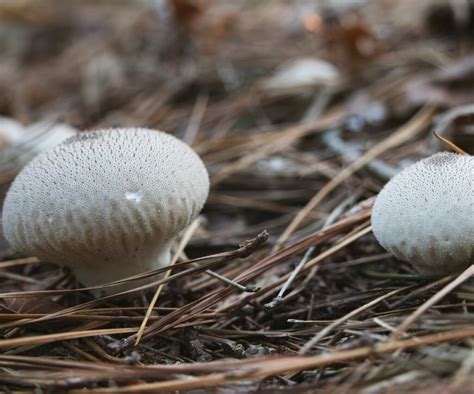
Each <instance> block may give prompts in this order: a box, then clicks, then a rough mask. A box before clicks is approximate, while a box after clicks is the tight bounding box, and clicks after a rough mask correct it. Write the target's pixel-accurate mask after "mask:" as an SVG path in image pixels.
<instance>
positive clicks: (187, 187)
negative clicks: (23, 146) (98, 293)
mask: <svg viewBox="0 0 474 394" xmlns="http://www.w3.org/2000/svg"><path fill="white" fill-rule="evenodd" d="M208 191H209V178H208V174H207V171H206V168H205V167H204V164H203V163H202V161H201V159H200V158H199V157H198V155H197V154H196V153H195V152H194V151H193V150H192V149H191V148H190V147H189V146H187V145H186V144H185V143H183V142H182V141H180V140H179V139H177V138H175V137H173V136H171V135H169V134H166V133H163V132H160V131H156V130H150V129H143V128H131V129H109V130H98V131H92V132H85V133H81V134H79V135H77V136H75V137H72V138H69V139H67V140H66V141H64V142H63V143H62V144H60V145H59V146H57V147H56V148H54V149H52V150H48V151H46V152H43V153H41V154H40V155H38V156H37V157H36V158H34V159H33V160H32V161H31V162H30V163H29V164H28V165H27V166H26V167H25V168H24V169H23V170H22V171H21V172H20V174H19V175H18V176H17V178H16V179H15V181H14V182H13V184H12V186H11V188H10V190H9V191H8V194H7V197H6V199H5V204H4V207H3V228H4V233H5V237H6V238H7V240H8V241H9V242H10V244H11V245H12V247H13V248H14V249H16V250H18V251H21V252H23V253H25V254H28V255H34V256H37V257H39V258H41V259H44V260H47V261H51V262H55V263H59V264H63V265H66V266H70V267H71V268H72V269H73V270H74V271H76V274H77V272H79V273H80V275H78V278H79V279H80V280H81V281H82V282H83V283H84V284H86V285H90V284H97V283H103V282H108V281H112V280H116V279H120V278H121V277H124V276H128V275H131V274H134V273H139V272H143V271H145V270H147V269H152V268H155V267H156V266H159V265H160V264H161V265H166V264H167V263H168V261H167V255H168V254H169V244H170V242H171V241H172V240H173V238H175V236H176V235H177V234H178V233H179V231H181V230H182V229H183V228H185V227H186V226H187V225H188V224H189V223H190V222H191V221H192V220H193V219H194V218H196V217H197V215H198V214H199V212H200V210H201V209H202V207H203V205H204V203H205V201H206V199H207V195H208ZM150 260H159V263H157V264H155V266H153V264H151V263H150V262H149V261H150ZM98 267H106V268H104V269H105V270H110V273H109V274H107V272H106V271H104V272H103V273H102V274H98V277H94V274H93V271H94V270H95V269H96V268H97V269H98ZM87 270H89V271H92V275H90V274H89V273H88V272H87ZM106 275H108V276H107V278H100V276H106Z"/></svg>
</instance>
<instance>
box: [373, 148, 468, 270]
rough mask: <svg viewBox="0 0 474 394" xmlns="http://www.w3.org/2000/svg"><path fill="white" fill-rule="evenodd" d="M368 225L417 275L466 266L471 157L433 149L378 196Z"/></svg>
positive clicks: (397, 176) (460, 268) (392, 181)
mask: <svg viewBox="0 0 474 394" xmlns="http://www.w3.org/2000/svg"><path fill="white" fill-rule="evenodd" d="M372 226H373V232H374V234H375V237H376V238H377V240H378V241H379V242H380V244H381V245H382V246H383V247H384V248H385V249H387V250H388V251H389V252H391V253H392V254H393V255H395V256H396V257H398V258H399V259H402V260H406V261H408V262H410V263H412V265H413V266H414V267H415V268H416V269H417V270H418V271H419V272H420V273H421V274H425V275H442V274H448V273H452V272H457V271H460V270H462V269H463V268H466V267H467V266H469V264H471V263H473V262H474V158H473V157H471V156H462V155H458V154H454V153H447V152H444V153H437V154H435V155H433V156H431V157H429V158H427V159H424V160H421V161H419V162H417V163H415V164H413V165H412V166H410V167H408V168H406V169H405V170H403V171H402V172H400V173H399V174H397V175H396V176H395V177H394V178H393V179H391V180H390V182H388V183H387V184H386V185H385V187H384V188H383V189H382V191H381V192H380V193H379V195H378V196H377V198H376V200H375V203H374V207H373V210H372Z"/></svg>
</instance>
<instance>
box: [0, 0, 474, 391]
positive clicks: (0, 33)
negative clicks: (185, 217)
mask: <svg viewBox="0 0 474 394" xmlns="http://www.w3.org/2000/svg"><path fill="white" fill-rule="evenodd" d="M39 3H40V2H39V1H37V0H6V1H2V2H1V3H0V51H1V57H0V115H1V116H4V117H9V118H12V119H15V120H16V121H19V122H22V123H23V124H25V125H28V124H31V123H34V122H37V121H48V122H63V123H66V124H68V125H70V126H72V127H74V128H76V129H78V130H90V129H97V128H104V127H117V126H120V127H131V126H146V127H150V128H156V129H160V130H164V131H167V132H169V133H172V134H174V135H176V136H177V137H179V138H181V139H183V140H184V141H185V142H186V143H188V144H189V145H191V146H192V147H193V148H194V149H195V150H196V152H198V153H199V155H200V156H201V157H202V159H203V161H204V163H205V164H206V167H207V169H208V171H209V174H210V179H211V191H210V195H209V199H208V202H207V203H206V205H205V208H204V210H203V212H202V215H201V217H200V219H199V220H197V221H196V222H195V223H193V225H192V226H191V227H190V228H189V229H188V230H186V231H185V232H184V234H183V235H182V236H181V237H180V239H179V240H178V241H179V244H180V248H175V249H176V251H175V253H177V254H178V257H179V259H178V261H179V263H178V265H177V266H176V267H175V268H173V270H171V271H169V270H167V272H169V273H168V274H166V275H164V271H165V270H161V271H160V272H159V275H158V273H157V275H156V281H155V282H154V284H153V285H151V286H150V288H149V289H148V290H147V291H130V292H129V294H126V295H119V296H116V295H113V296H109V297H105V298H99V299H97V298H94V296H93V295H92V294H91V293H90V292H88V291H80V290H78V289H80V287H81V285H80V284H78V283H77V281H76V280H75V278H74V276H73V275H72V274H71V273H70V272H69V271H68V270H66V269H64V268H61V267H58V266H56V265H53V264H50V263H48V262H42V261H39V260H38V259H36V258H35V257H34V256H21V255H18V254H15V252H13V251H12V250H11V249H10V248H9V247H8V245H6V244H5V243H4V244H3V246H2V249H1V250H0V253H1V260H2V261H1V262H0V293H1V294H0V302H1V311H0V328H1V331H0V333H1V335H2V337H1V339H0V390H3V391H4V392H30V391H35V392H38V393H40V392H66V391H67V392H78V393H79V392H80V393H88V392H90V393H92V392H93V393H102V392H104V393H105V392H111V393H112V392H113V393H120V392H133V393H135V392H184V391H193V390H194V391H195V392H209V391H216V392H219V393H220V392H222V393H227V392H249V391H250V392H256V391H258V392H277V391H282V392H283V391H288V392H303V391H311V392H318V393H319V392H321V393H322V392H331V393H333V392H360V393H367V394H369V393H395V392H412V393H415V392H416V393H425V392H426V393H428V392H429V393H445V392H453V393H454V392H456V393H458V392H459V393H463V392H465V393H471V392H473V387H474V379H473V376H474V375H473V373H474V371H473V369H474V350H473V345H474V339H473V338H474V308H473V307H474V285H473V283H472V281H471V282H470V281H469V280H468V279H469V278H468V276H469V275H468V274H469V272H467V274H465V275H464V276H457V275H452V276H447V277H442V278H434V279H433V278H425V277H422V276H420V275H418V274H417V273H416V271H415V270H414V269H413V268H412V267H411V266H410V265H409V264H407V263H404V262H401V261H399V260H396V259H395V258H393V257H392V256H391V255H390V254H388V253H386V251H385V250H384V249H383V248H382V247H381V246H380V245H379V244H378V243H377V241H376V239H375V237H374V236H373V234H372V232H371V225H370V214H371V207H372V203H373V199H374V197H375V196H376V195H377V193H378V191H379V190H380V189H381V188H382V186H383V185H384V184H385V183H386V182H387V181H388V180H389V179H390V178H391V177H392V176H393V175H395V174H396V173H397V172H398V171H400V170H401V169H403V168H405V167H407V166H408V165H410V164H412V163H414V162H415V161H417V160H419V159H421V158H424V157H427V156H429V155H431V154H433V153H434V152H437V151H440V150H446V147H444V146H442V144H441V143H439V142H438V141H437V140H436V139H435V138H434V137H433V134H432V131H433V130H437V131H438V132H439V133H441V134H442V135H444V136H445V137H446V138H448V139H450V140H451V141H453V142H454V143H455V144H456V145H458V146H459V147H461V148H462V149H464V150H465V151H467V152H474V126H473V125H474V122H473V116H472V114H473V112H474V111H473V109H472V108H470V107H469V106H468V105H469V104H472V103H474V52H473V44H474V41H473V37H474V28H473V26H474V6H473V3H472V2H469V1H466V2H457V3H456V2H450V3H443V2H434V1H420V2H414V1H411V0H403V1H396V2H395V1H388V0H380V1H377V2H375V1H325V2H323V1H321V2H317V1H309V0H299V1H280V0H275V1H265V2H264V1H261V2H260V1H250V0H246V1H243V0H241V1H203V0H194V1H192V0H170V1H151V0H150V1H145V0H144V1H133V2H132V1H121V0H117V1H107V0H104V1H100V2H97V1H90V0H85V1H79V0H70V1H67V2H66V1H60V0H58V1H53V0H42V1H41V5H39ZM321 4H323V5H324V6H321ZM455 4H457V5H455ZM1 127H2V120H0V128H1ZM1 154H2V153H1V151H0V171H1V172H2V174H1V175H2V179H3V181H2V182H3V186H4V188H7V187H8V184H9V182H10V181H11V179H12V178H13V176H14V175H15V173H16V172H15V171H14V169H13V170H12V167H11V166H7V164H10V163H6V161H5V159H4V158H3V159H2V156H1ZM1 166H4V167H1ZM5 166H7V167H8V170H7V169H6V168H7V167H5ZM471 197H472V196H466V198H471ZM468 219H471V220H472V218H468ZM180 250H181V251H180ZM182 250H184V251H185V253H184V252H183V251H182ZM193 259H194V260H193ZM196 259H198V260H196ZM186 262H188V263H186ZM189 262H190V263H189ZM181 263H182V264H181ZM190 264H191V265H190ZM208 269H212V270H214V271H216V272H218V273H219V274H221V275H224V276H225V277H227V278H231V279H232V280H233V281H234V282H236V283H238V284H240V285H241V288H240V289H239V288H237V287H236V286H234V285H229V284H226V283H223V282H222V281H220V280H217V279H215V278H214V277H211V276H209V275H208V274H207V273H206V270H208ZM185 271H186V274H183V272H185ZM471 273H472V272H471ZM466 279H467V280H466ZM159 284H164V286H163V287H162V291H161V293H160V294H159V297H158V300H157V302H156V304H155V305H154V307H153V308H152V309H150V311H151V315H150V317H149V319H148V322H147V324H146V326H145V330H144V331H143V335H142V336H141V338H140V340H139V343H138V344H137V343H136V342H137V331H138V329H139V327H140V325H141V324H142V322H143V319H144V316H145V314H146V312H147V310H148V309H149V307H150V302H151V300H152V298H153V294H154V293H155V291H156V289H157V288H158V285H159Z"/></svg>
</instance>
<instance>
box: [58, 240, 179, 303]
mask: <svg viewBox="0 0 474 394" xmlns="http://www.w3.org/2000/svg"><path fill="white" fill-rule="evenodd" d="M170 249H171V242H169V243H166V244H163V247H162V248H160V249H159V250H157V251H152V253H149V252H148V251H147V253H141V254H139V255H138V256H128V255H126V256H123V257H122V258H118V259H117V258H116V259H113V260H112V259H111V260H110V261H107V262H104V260H102V261H91V262H90V263H89V264H87V263H86V264H84V262H83V261H82V262H81V263H82V264H73V263H72V264H71V268H73V269H74V273H75V276H76V278H77V280H78V281H79V282H81V283H82V284H84V285H86V286H87V287H92V286H98V285H101V284H104V283H109V282H114V281H116V280H120V279H122V280H123V279H125V278H127V277H130V276H134V275H137V274H142V273H144V272H147V271H151V270H155V269H157V268H160V267H166V266H167V265H168V264H169V262H170V259H171V252H170ZM132 260H133V261H135V263H134V264H131V261H132ZM137 262H138V263H137ZM65 265H69V264H65ZM154 280H156V277H155V276H150V277H147V278H144V279H140V280H132V281H130V282H126V283H124V284H121V285H118V286H114V287H111V288H106V289H103V290H96V291H95V292H94V293H95V294H96V295H100V293H102V292H103V293H106V294H110V293H117V292H120V291H125V290H129V289H132V288H134V287H139V286H142V285H144V284H148V283H150V282H152V281H154Z"/></svg>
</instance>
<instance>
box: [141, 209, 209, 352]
mask: <svg viewBox="0 0 474 394" xmlns="http://www.w3.org/2000/svg"><path fill="white" fill-rule="evenodd" d="M200 224H201V220H200V219H199V218H198V219H196V220H195V221H194V222H193V223H191V225H190V226H189V227H188V229H187V230H186V231H185V233H184V235H183V238H182V239H181V242H180V243H179V246H178V249H177V250H176V252H175V253H174V256H173V258H172V259H171V263H170V264H169V265H170V267H172V266H174V265H175V264H176V262H177V261H178V259H179V255H180V254H181V253H182V252H183V251H184V248H185V247H186V245H187V244H188V242H189V240H190V239H191V238H192V236H193V234H194V232H195V231H196V230H197V229H198V228H199V226H200ZM170 275H171V270H168V271H166V273H165V276H164V279H166V278H168V277H169V276H170ZM163 286H164V283H163V284H161V285H159V286H158V288H157V289H156V291H155V294H154V295H153V298H152V299H151V301H150V305H149V306H148V309H147V311H146V313H145V317H144V318H143V321H142V324H140V328H139V330H138V332H137V340H136V342H135V346H136V345H138V344H139V343H140V339H141V337H142V335H143V331H145V327H146V324H147V322H148V319H149V318H150V315H151V313H152V311H153V308H154V307H155V305H156V301H158V297H159V296H160V293H161V290H163Z"/></svg>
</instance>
